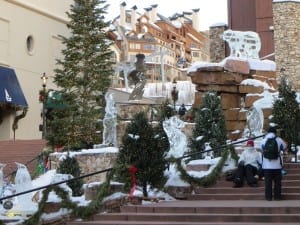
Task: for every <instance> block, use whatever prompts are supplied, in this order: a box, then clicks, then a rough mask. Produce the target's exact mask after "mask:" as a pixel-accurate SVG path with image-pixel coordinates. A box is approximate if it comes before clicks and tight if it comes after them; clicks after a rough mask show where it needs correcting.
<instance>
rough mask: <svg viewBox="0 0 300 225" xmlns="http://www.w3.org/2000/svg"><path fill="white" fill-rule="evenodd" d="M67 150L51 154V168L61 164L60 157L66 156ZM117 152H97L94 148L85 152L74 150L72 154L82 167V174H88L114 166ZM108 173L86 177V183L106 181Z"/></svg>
mask: <svg viewBox="0 0 300 225" xmlns="http://www.w3.org/2000/svg"><path fill="white" fill-rule="evenodd" d="M66 154H67V152H62V153H59V152H56V153H53V154H50V156H49V160H50V165H51V169H56V168H57V167H58V166H59V163H60V158H61V157H65V156H66ZM117 154H118V153H117V152H99V153H98V152H96V151H93V149H91V150H90V152H89V151H88V150H85V151H84V152H72V156H73V157H75V158H76V159H77V161H78V164H79V166H80V169H81V175H86V174H90V173H94V172H97V171H101V170H104V169H108V168H111V167H113V165H114V164H115V161H116V159H117ZM105 178H106V173H99V174H96V175H93V176H90V177H86V178H84V182H85V183H91V182H103V181H105Z"/></svg>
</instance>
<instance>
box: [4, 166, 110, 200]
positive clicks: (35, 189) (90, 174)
mask: <svg viewBox="0 0 300 225" xmlns="http://www.w3.org/2000/svg"><path fill="white" fill-rule="evenodd" d="M112 169H113V168H108V169H104V170H100V171H96V172H93V173H89V174H85V175H82V176H79V177H74V178H71V179H68V180H64V181H59V182H56V183H52V184H48V185H44V186H41V187H37V188H34V189H30V190H27V191H23V192H19V193H16V194H13V195H9V196H5V197H2V198H0V202H1V201H3V200H5V199H9V198H13V197H16V196H19V195H24V194H27V193H30V192H33V191H38V190H41V189H45V188H48V187H52V186H55V185H59V184H63V183H67V182H72V181H75V180H78V179H82V178H85V177H89V176H93V175H95V174H98V173H104V172H108V171H111V170H112Z"/></svg>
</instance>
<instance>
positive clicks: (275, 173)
mask: <svg viewBox="0 0 300 225" xmlns="http://www.w3.org/2000/svg"><path fill="white" fill-rule="evenodd" d="M286 147H287V145H286V143H285V142H284V141H283V140H282V139H281V138H280V137H278V136H277V135H276V128H275V127H269V129H268V133H267V134H266V135H265V137H264V139H263V140H262V142H261V149H262V155H263V157H262V169H263V173H264V178H265V199H266V200H267V201H272V198H273V185H274V200H277V201H278V200H282V195H281V180H282V173H281V170H282V164H283V162H282V160H283V159H282V157H281V155H282V154H281V153H282V152H283V151H284V150H285V149H286ZM272 149H273V150H272Z"/></svg>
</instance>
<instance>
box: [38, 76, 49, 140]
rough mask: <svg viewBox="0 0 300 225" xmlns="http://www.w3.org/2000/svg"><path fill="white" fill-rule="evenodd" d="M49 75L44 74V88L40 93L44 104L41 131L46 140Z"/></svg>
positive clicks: (42, 78)
mask: <svg viewBox="0 0 300 225" xmlns="http://www.w3.org/2000/svg"><path fill="white" fill-rule="evenodd" d="M47 79H48V77H47V75H46V73H43V76H41V80H42V87H43V89H42V90H41V91H40V97H39V98H40V102H42V103H43V110H42V120H43V124H42V126H40V131H42V138H43V139H44V138H45V136H46V100H47V90H46V87H47Z"/></svg>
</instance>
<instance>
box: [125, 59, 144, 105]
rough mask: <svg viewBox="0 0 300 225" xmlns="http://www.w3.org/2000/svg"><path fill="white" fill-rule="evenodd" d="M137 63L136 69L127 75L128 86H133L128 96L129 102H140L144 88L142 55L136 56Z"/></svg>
mask: <svg viewBox="0 0 300 225" xmlns="http://www.w3.org/2000/svg"><path fill="white" fill-rule="evenodd" d="M136 58H137V61H136V63H135V67H136V69H135V70H133V71H131V72H130V73H129V75H128V81H129V84H130V85H134V89H133V91H132V92H131V94H130V96H129V100H141V99H142V97H143V94H144V88H145V85H146V81H147V79H146V76H145V74H144V72H145V70H146V69H145V66H144V59H145V55H144V54H137V55H136Z"/></svg>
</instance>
